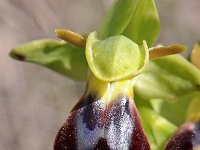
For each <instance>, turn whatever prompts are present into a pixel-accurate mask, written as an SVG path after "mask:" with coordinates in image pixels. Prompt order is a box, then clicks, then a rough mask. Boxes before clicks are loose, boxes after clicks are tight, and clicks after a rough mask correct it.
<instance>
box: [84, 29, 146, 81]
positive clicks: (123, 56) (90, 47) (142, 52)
mask: <svg viewBox="0 0 200 150" xmlns="http://www.w3.org/2000/svg"><path fill="white" fill-rule="evenodd" d="M148 52H149V51H148V48H147V45H146V43H145V42H144V44H143V45H142V46H141V47H139V46H138V45H137V44H136V43H134V42H133V41H131V40H130V39H128V38H126V37H125V36H122V35H117V36H112V37H109V38H107V39H105V40H98V39H97V36H96V32H92V33H91V34H90V35H89V36H88V38H87V43H86V59H87V62H88V64H89V67H90V69H91V71H92V72H93V74H94V75H95V76H96V77H97V78H98V79H100V80H102V81H109V82H112V81H119V80H123V79H128V78H133V77H134V76H136V75H138V74H139V73H141V71H142V70H143V69H144V67H145V65H146V63H147V62H148V59H149V55H148V54H149V53H148Z"/></svg>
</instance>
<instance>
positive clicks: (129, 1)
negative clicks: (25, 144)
mask: <svg viewBox="0 0 200 150" xmlns="http://www.w3.org/2000/svg"><path fill="white" fill-rule="evenodd" d="M159 32H160V21H159V17H158V13H157V9H156V6H155V3H154V0H116V1H115V2H114V3H113V5H112V7H111V9H110V11H109V12H108V15H107V16H106V17H105V19H104V22H103V24H102V25H101V28H100V30H99V38H100V39H105V38H108V37H110V36H113V35H120V34H122V35H125V36H127V37H128V38H130V39H131V40H133V41H134V42H136V43H137V44H138V45H141V44H142V42H143V40H146V41H147V44H148V46H149V47H151V46H152V44H153V43H154V42H155V40H156V38H157V36H158V35H159Z"/></svg>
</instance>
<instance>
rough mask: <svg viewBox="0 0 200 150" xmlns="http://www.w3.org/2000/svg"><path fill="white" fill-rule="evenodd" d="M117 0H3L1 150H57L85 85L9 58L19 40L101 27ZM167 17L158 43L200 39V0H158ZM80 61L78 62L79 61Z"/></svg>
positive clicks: (163, 18) (0, 16)
mask: <svg viewBox="0 0 200 150" xmlns="http://www.w3.org/2000/svg"><path fill="white" fill-rule="evenodd" d="M111 2H112V0H57V1H55V0H1V1H0V35H1V36H0V150H27V149H28V150H47V149H52V147H53V142H54V138H55V136H56V133H57V131H58V129H59V128H60V126H61V125H62V123H63V122H64V121H65V119H66V117H67V115H68V113H69V111H70V109H71V108H72V107H73V105H74V104H75V103H76V102H77V101H78V99H79V97H80V96H81V94H82V92H83V89H84V84H83V83H82V84H81V83H77V82H74V81H72V80H70V79H67V78H65V77H63V76H60V75H58V74H57V73H54V72H51V71H49V70H48V69H46V68H43V67H39V66H37V65H34V64H28V63H22V62H18V61H15V60H13V59H11V58H10V57H9V56H8V53H9V51H10V49H12V48H13V47H15V46H16V45H17V44H19V43H22V42H27V41H30V40H34V39H39V38H55V36H54V32H53V30H54V29H55V28H67V29H70V30H72V31H75V32H79V33H83V34H87V33H89V32H91V31H94V30H98V27H99V24H100V22H101V21H102V19H103V16H104V15H105V14H106V12H107V10H108V8H109V6H110V4H111ZM156 4H157V7H158V11H159V14H160V18H161V26H162V27H161V35H160V37H159V39H158V42H157V43H162V44H172V43H181V44H184V45H187V46H188V48H189V50H191V48H192V45H193V44H194V43H195V42H197V41H199V40H200V1H199V0H189V1H188V0H156ZM74 61H77V60H74Z"/></svg>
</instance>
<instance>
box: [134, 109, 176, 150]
mask: <svg viewBox="0 0 200 150" xmlns="http://www.w3.org/2000/svg"><path fill="white" fill-rule="evenodd" d="M138 110H139V113H140V117H141V120H142V125H143V127H144V131H145V133H146V135H147V138H148V140H149V142H150V145H151V150H163V148H164V144H165V143H166V141H167V140H168V139H169V138H170V136H171V135H172V134H173V133H174V132H175V130H176V126H175V125H173V124H172V123H170V122H169V121H167V120H166V119H165V118H163V117H162V116H160V115H159V114H157V113H156V112H154V111H152V110H151V109H149V108H147V107H140V106H138Z"/></svg>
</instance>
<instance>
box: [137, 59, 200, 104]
mask: <svg viewBox="0 0 200 150" xmlns="http://www.w3.org/2000/svg"><path fill="white" fill-rule="evenodd" d="M197 91H200V71H199V70H198V69H197V68H196V67H195V66H193V65H192V64H191V63H189V62H188V61H187V60H185V59H184V58H183V57H182V56H180V55H174V56H168V57H163V58H160V59H157V60H151V61H150V62H149V64H148V65H147V67H146V70H145V72H144V73H143V74H141V75H140V76H139V77H138V80H137V82H136V85H135V92H136V93H137V94H138V95H139V96H140V97H142V98H143V99H147V100H150V99H154V98H158V99H165V100H167V101H175V100H176V99H177V98H179V97H181V96H184V95H187V94H191V93H193V92H197Z"/></svg>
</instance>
